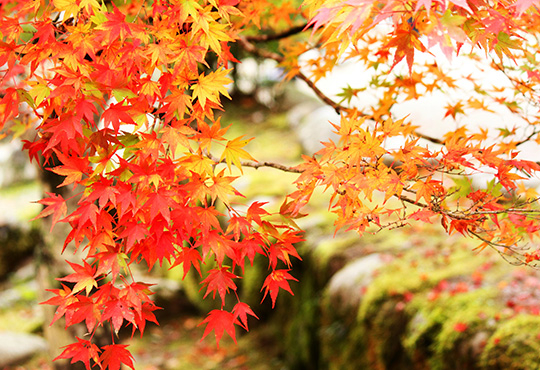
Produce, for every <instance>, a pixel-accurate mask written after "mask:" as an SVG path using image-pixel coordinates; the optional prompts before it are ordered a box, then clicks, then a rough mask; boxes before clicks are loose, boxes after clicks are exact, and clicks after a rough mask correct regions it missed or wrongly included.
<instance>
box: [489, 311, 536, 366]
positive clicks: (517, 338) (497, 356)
mask: <svg viewBox="0 0 540 370" xmlns="http://www.w3.org/2000/svg"><path fill="white" fill-rule="evenodd" d="M480 365H481V367H482V368H484V369H492V370H507V369H512V370H534V369H540V316H536V315H535V316H533V315H518V316H515V317H513V318H511V319H509V320H503V321H501V322H498V323H497V330H495V332H494V333H493V335H492V336H491V337H490V338H489V340H488V341H487V344H486V347H485V349H484V351H483V353H482V356H481V359H480Z"/></svg>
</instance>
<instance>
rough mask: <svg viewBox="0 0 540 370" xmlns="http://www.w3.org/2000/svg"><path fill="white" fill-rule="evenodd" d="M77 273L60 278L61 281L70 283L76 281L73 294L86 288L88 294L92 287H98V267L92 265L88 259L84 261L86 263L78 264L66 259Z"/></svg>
mask: <svg viewBox="0 0 540 370" xmlns="http://www.w3.org/2000/svg"><path fill="white" fill-rule="evenodd" d="M66 262H67V263H68V264H69V265H70V266H71V268H72V269H73V270H75V273H73V274H70V275H68V276H66V277H63V278H58V279H57V280H60V281H68V282H70V283H76V284H75V286H74V287H73V292H72V294H75V293H77V292H80V291H81V290H83V289H84V290H86V295H88V294H90V291H91V290H92V288H97V286H98V285H97V281H96V276H97V273H96V267H92V266H90V265H89V264H88V263H87V262H86V261H83V263H84V265H78V264H76V263H73V262H69V261H66Z"/></svg>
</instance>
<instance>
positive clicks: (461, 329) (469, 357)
mask: <svg viewBox="0 0 540 370" xmlns="http://www.w3.org/2000/svg"><path fill="white" fill-rule="evenodd" d="M497 293H498V292H497V290H496V289H494V288H485V289H478V290H474V291H471V292H467V293H459V294H456V295H451V294H449V293H445V294H444V295H442V296H440V297H439V298H438V299H436V300H434V301H430V300H429V299H428V297H427V296H426V295H420V296H417V297H415V298H414V299H413V301H412V302H411V304H410V305H408V306H407V311H408V312H409V313H410V314H411V316H413V317H414V318H413V319H412V320H411V322H410V324H409V326H408V330H407V333H406V335H405V339H404V341H403V345H404V348H405V350H406V351H407V353H408V355H409V357H411V358H415V357H418V356H419V355H420V356H419V357H422V358H428V362H429V366H430V368H431V369H433V370H437V369H454V368H469V367H471V366H472V367H474V366H475V365H476V364H475V362H476V360H477V355H478V354H477V353H473V350H476V349H475V348H474V346H475V345H474V344H473V343H472V340H473V338H474V336H475V335H476V334H478V333H480V332H484V333H488V334H489V333H491V331H493V330H494V323H495V321H494V317H495V315H496V314H497V313H498V312H499V311H500V307H497V303H496V297H497ZM483 335H484V334H482V336H483Z"/></svg>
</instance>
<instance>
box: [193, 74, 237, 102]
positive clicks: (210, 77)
mask: <svg viewBox="0 0 540 370" xmlns="http://www.w3.org/2000/svg"><path fill="white" fill-rule="evenodd" d="M230 71H231V70H230V69H222V68H220V69H218V70H217V71H215V72H210V73H209V74H207V75H204V74H201V75H200V76H199V78H198V80H197V83H196V84H194V85H193V86H191V89H192V90H193V98H197V99H198V100H199V103H200V104H201V106H202V107H203V108H204V107H205V105H206V100H210V101H211V102H214V103H216V104H218V105H221V104H220V102H219V95H220V94H221V95H224V96H226V97H227V98H229V99H230V98H231V97H230V96H229V93H228V92H227V88H226V86H227V85H228V84H230V83H231V82H232V80H231V79H230V78H228V77H225V76H226V75H227V74H228V73H229V72H230Z"/></svg>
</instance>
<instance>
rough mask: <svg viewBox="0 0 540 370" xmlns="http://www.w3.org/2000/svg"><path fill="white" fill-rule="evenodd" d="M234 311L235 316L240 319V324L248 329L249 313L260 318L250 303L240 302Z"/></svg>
mask: <svg viewBox="0 0 540 370" xmlns="http://www.w3.org/2000/svg"><path fill="white" fill-rule="evenodd" d="M232 312H233V313H234V315H235V317H237V318H239V319H240V325H241V326H242V327H243V328H244V329H246V330H248V324H247V315H251V316H254V317H255V318H257V319H258V317H257V315H255V313H254V312H253V310H252V309H251V307H249V306H248V304H247V303H244V302H238V303H237V304H236V305H235V306H234V308H233V310H232Z"/></svg>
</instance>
